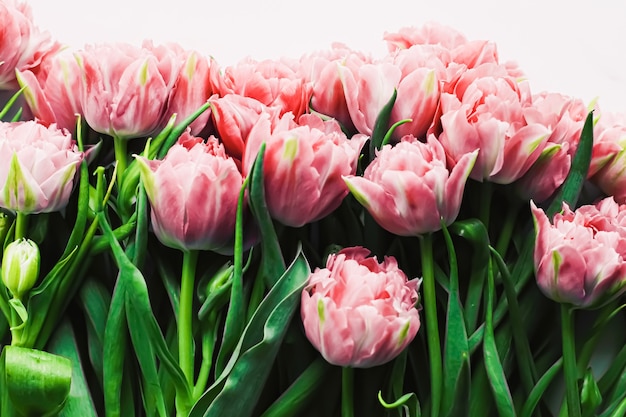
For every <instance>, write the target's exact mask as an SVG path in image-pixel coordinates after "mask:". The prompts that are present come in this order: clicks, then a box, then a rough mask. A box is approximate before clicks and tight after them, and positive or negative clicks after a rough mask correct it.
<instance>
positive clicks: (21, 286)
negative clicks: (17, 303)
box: [1, 239, 40, 299]
mask: <svg viewBox="0 0 626 417" xmlns="http://www.w3.org/2000/svg"><path fill="white" fill-rule="evenodd" d="M39 262H40V254H39V248H38V247H37V244H36V243H35V242H33V241H32V240H30V239H18V240H15V241H13V242H11V243H9V244H8V245H7V247H6V248H5V249H4V255H3V257H2V269H1V272H2V282H3V283H4V286H5V287H7V289H8V290H9V291H11V294H12V295H13V297H15V298H17V299H21V298H22V297H23V296H24V294H26V293H27V292H28V291H30V289H31V288H33V286H34V285H35V282H37V278H38V277H39Z"/></svg>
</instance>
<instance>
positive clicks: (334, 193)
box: [244, 113, 367, 227]
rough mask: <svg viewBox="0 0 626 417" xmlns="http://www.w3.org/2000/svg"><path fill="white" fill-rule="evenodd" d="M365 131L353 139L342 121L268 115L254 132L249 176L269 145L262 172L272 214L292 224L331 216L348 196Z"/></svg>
mask: <svg viewBox="0 0 626 417" xmlns="http://www.w3.org/2000/svg"><path fill="white" fill-rule="evenodd" d="M366 140H367V137H365V136H364V135H355V136H353V137H352V138H351V139H348V138H347V137H346V135H345V134H344V133H343V132H342V131H341V127H340V126H339V123H337V121H335V120H333V119H331V120H329V121H326V122H324V121H322V119H320V118H319V117H318V116H316V115H312V114H305V115H303V116H301V117H300V119H299V123H298V124H296V123H295V122H293V116H292V115H291V114H290V113H288V114H285V115H284V116H283V117H282V118H281V119H280V121H279V122H278V123H276V124H275V125H274V126H272V122H271V120H270V117H269V115H268V114H266V113H265V114H263V115H262V116H261V118H260V119H259V121H258V122H257V124H256V125H255V126H254V127H253V128H252V130H251V131H250V135H249V136H248V144H247V146H246V151H245V155H244V174H246V175H247V173H248V172H250V169H251V167H252V163H253V162H254V159H255V157H256V155H257V152H258V149H259V147H260V146H261V144H262V143H263V142H265V143H266V149H265V159H264V164H263V175H264V179H265V181H264V182H265V199H266V201H267V207H268V210H269V212H270V215H271V216H272V217H273V218H274V219H276V220H278V221H279V222H281V223H283V224H285V225H287V226H293V227H299V226H303V225H305V224H307V223H310V222H313V221H315V220H319V219H321V218H322V217H325V216H327V215H328V214H330V213H331V212H332V211H333V210H335V209H336V208H337V207H339V205H340V204H341V201H342V200H343V198H344V197H345V196H346V195H347V194H348V189H347V187H346V185H345V183H344V181H343V179H342V176H345V175H353V174H354V173H355V172H356V167H357V162H358V158H359V154H360V151H361V148H362V147H363V144H364V143H365V141H366Z"/></svg>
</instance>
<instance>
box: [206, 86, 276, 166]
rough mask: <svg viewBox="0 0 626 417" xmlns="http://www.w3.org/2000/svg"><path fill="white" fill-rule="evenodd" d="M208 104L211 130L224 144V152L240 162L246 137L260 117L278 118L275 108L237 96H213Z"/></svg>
mask: <svg viewBox="0 0 626 417" xmlns="http://www.w3.org/2000/svg"><path fill="white" fill-rule="evenodd" d="M209 102H210V103H211V118H212V121H213V128H214V129H215V130H216V131H217V133H218V135H217V136H218V137H219V138H220V140H221V141H222V143H223V144H224V148H225V149H226V152H227V153H228V154H229V155H230V156H232V157H233V158H235V159H237V160H240V161H241V159H242V158H243V150H244V148H245V146H246V142H247V141H248V135H249V134H250V131H251V130H252V127H253V126H254V125H255V123H256V122H257V120H258V119H259V117H260V115H261V114H263V113H274V114H275V116H276V118H278V114H279V110H278V108H276V107H272V108H269V107H267V106H266V105H264V104H263V103H261V102H260V101H258V100H256V99H253V98H250V97H244V96H240V95H237V94H226V95H225V96H224V97H217V95H214V96H213V97H211V98H210V99H209ZM272 119H273V117H272Z"/></svg>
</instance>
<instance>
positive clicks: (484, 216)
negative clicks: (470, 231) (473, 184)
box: [479, 181, 493, 233]
mask: <svg viewBox="0 0 626 417" xmlns="http://www.w3.org/2000/svg"><path fill="white" fill-rule="evenodd" d="M480 186H481V187H480V191H481V193H480V213H479V216H480V217H479V218H480V221H481V222H483V224H484V225H485V228H486V229H487V233H489V217H490V216H491V197H492V196H493V184H492V183H490V182H489V181H485V182H483V183H482V184H480Z"/></svg>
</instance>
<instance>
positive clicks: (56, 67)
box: [17, 50, 83, 132]
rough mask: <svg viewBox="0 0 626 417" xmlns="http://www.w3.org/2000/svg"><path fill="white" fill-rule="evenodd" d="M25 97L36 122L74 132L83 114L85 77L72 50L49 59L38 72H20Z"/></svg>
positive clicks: (43, 61)
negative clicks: (80, 115) (78, 119)
mask: <svg viewBox="0 0 626 417" xmlns="http://www.w3.org/2000/svg"><path fill="white" fill-rule="evenodd" d="M17 79H18V81H19V84H20V86H22V87H26V89H25V90H24V97H25V99H26V102H27V103H28V106H29V107H30V110H31V112H32V113H33V116H34V117H36V118H37V121H38V122H40V123H42V124H44V125H46V126H49V125H51V124H53V123H55V124H56V125H57V126H58V127H59V128H62V129H67V130H68V131H70V132H74V131H75V129H76V115H77V114H82V108H81V99H82V91H83V90H82V88H83V84H82V75H81V69H80V67H79V65H78V62H77V61H76V59H75V58H74V55H73V54H72V53H71V52H69V50H65V51H62V52H60V53H58V54H51V55H48V56H46V57H45V58H44V59H43V60H42V62H41V66H40V67H39V70H38V71H36V72H33V71H31V70H24V71H18V73H17Z"/></svg>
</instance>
